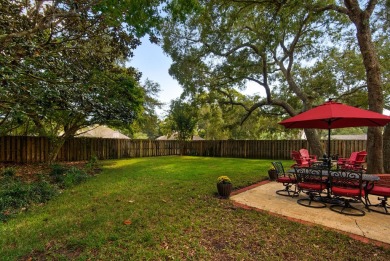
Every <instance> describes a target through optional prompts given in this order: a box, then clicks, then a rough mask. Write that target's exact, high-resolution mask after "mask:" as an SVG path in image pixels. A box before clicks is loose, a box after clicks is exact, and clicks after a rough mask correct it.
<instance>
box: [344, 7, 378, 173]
mask: <svg viewBox="0 0 390 261" xmlns="http://www.w3.org/2000/svg"><path fill="white" fill-rule="evenodd" d="M344 2H345V6H346V7H347V9H348V11H349V13H348V16H349V18H350V19H351V21H352V22H353V23H354V24H355V26H356V36H357V40H358V44H359V48H360V52H361V54H362V57H363V64H364V67H365V69H366V78H367V89H368V105H369V109H370V110H371V111H375V112H379V113H382V112H383V90H382V81H381V72H380V65H379V61H378V55H377V53H376V50H375V46H374V44H373V42H372V38H371V29H370V16H371V12H372V11H371V10H365V11H363V10H361V9H360V7H359V3H358V1H351V0H345V1H344ZM373 6H375V4H373ZM382 145H383V137H382V134H381V128H377V127H375V128H373V127H370V128H368V133H367V172H368V173H383V146H382Z"/></svg>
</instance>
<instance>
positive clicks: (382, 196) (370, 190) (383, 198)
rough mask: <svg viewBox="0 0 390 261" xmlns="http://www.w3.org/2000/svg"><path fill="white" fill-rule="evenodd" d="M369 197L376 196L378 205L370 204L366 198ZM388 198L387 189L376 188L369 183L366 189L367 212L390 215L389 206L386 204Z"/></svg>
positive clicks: (389, 193)
mask: <svg viewBox="0 0 390 261" xmlns="http://www.w3.org/2000/svg"><path fill="white" fill-rule="evenodd" d="M369 195H375V196H378V200H379V201H380V202H379V203H378V204H372V203H371V202H370V199H369V197H368V196H369ZM388 197H390V188H389V187H383V186H377V185H376V184H374V183H371V184H369V185H368V186H367V187H366V198H365V199H366V208H367V209H368V210H369V211H374V212H378V213H382V214H386V215H390V212H389V208H390V205H389V203H387V198H388Z"/></svg>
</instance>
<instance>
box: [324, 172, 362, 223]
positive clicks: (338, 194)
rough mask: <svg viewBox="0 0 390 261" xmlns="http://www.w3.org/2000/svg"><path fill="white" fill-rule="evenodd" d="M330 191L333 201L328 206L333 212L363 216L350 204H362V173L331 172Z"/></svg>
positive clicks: (359, 210)
mask: <svg viewBox="0 0 390 261" xmlns="http://www.w3.org/2000/svg"><path fill="white" fill-rule="evenodd" d="M330 178H331V179H330V191H331V195H332V196H333V199H334V200H333V201H334V202H337V203H336V204H333V205H331V206H330V209H331V210H332V211H334V212H337V213H340V214H344V215H349V216H364V215H365V212H364V211H363V210H361V209H358V208H356V207H354V206H352V205H351V204H352V203H363V201H362V199H363V198H366V197H365V190H364V189H363V184H362V178H363V173H362V171H353V170H338V171H332V174H331V177H330Z"/></svg>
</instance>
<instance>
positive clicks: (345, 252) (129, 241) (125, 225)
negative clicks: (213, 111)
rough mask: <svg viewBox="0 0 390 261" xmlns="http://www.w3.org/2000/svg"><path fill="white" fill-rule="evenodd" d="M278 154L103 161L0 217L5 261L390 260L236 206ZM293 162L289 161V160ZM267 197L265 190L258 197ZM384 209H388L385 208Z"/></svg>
mask: <svg viewBox="0 0 390 261" xmlns="http://www.w3.org/2000/svg"><path fill="white" fill-rule="evenodd" d="M270 162H271V160H254V159H238V158H237V159H236V158H234V159H233V158H212V157H209V158H207V157H190V156H184V157H179V156H167V157H152V158H133V159H127V160H109V161H103V162H101V163H102V165H103V171H102V172H100V173H99V174H98V175H96V176H95V177H93V178H91V179H88V180H87V181H85V182H84V183H82V184H80V185H77V186H74V187H71V188H69V189H65V190H63V192H62V193H60V194H59V195H58V196H56V197H55V198H54V199H52V200H50V201H49V202H48V203H46V204H40V205H35V206H31V207H30V208H29V209H28V210H27V211H25V212H23V213H21V214H19V215H16V216H15V217H14V218H12V219H10V220H8V221H7V222H6V223H2V224H1V225H0V234H1V237H0V249H1V253H0V256H1V257H2V260H15V259H21V260H47V259H49V260H51V259H54V260H61V259H80V260H88V259H98V260H118V259H123V260H140V259H143V260H168V259H173V260H178V259H179V260H182V259H193V260H261V259H270V260H280V259H283V260H326V259H332V260H351V259H356V260H363V259H364V260H367V259H369V260H373V259H375V260H389V259H390V250H389V249H385V248H382V247H377V246H374V245H371V244H365V243H362V242H360V241H356V240H354V239H351V238H350V237H348V236H346V235H343V234H340V233H337V232H335V231H331V230H327V229H324V228H322V227H319V226H312V225H305V224H300V223H296V222H293V221H289V220H287V219H284V218H281V217H276V216H274V215H270V214H268V213H265V212H258V211H254V210H245V209H241V208H238V207H236V206H235V205H234V204H233V202H232V201H230V200H226V199H221V198H220V197H219V196H218V194H217V190H216V180H217V178H218V177H219V176H221V175H227V176H229V177H230V179H231V180H232V182H233V187H234V189H238V188H242V187H246V186H249V185H251V184H254V183H257V182H259V181H262V180H265V179H267V178H268V174H267V170H268V169H269V167H270V166H271V164H270ZM291 163H292V162H291V161H283V164H284V165H285V166H289V165H291ZM259 200H261V198H259ZM384 218H386V217H384Z"/></svg>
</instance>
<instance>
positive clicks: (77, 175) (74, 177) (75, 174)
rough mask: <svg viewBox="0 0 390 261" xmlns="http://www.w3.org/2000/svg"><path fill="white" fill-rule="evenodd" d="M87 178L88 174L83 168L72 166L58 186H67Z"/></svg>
mask: <svg viewBox="0 0 390 261" xmlns="http://www.w3.org/2000/svg"><path fill="white" fill-rule="evenodd" d="M88 178H89V175H88V174H87V173H86V172H85V171H84V170H81V169H78V168H75V167H72V168H70V169H69V170H68V171H67V172H66V173H65V174H64V176H63V180H62V183H61V184H60V186H61V187H62V188H69V187H72V186H74V185H76V184H80V183H81V182H83V181H85V180H86V179H88Z"/></svg>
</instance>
